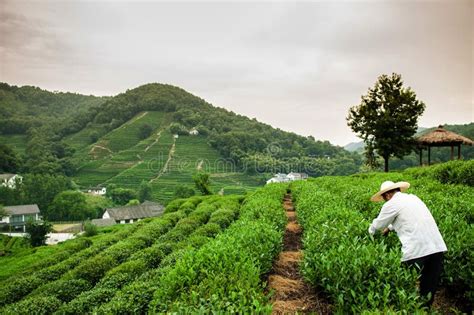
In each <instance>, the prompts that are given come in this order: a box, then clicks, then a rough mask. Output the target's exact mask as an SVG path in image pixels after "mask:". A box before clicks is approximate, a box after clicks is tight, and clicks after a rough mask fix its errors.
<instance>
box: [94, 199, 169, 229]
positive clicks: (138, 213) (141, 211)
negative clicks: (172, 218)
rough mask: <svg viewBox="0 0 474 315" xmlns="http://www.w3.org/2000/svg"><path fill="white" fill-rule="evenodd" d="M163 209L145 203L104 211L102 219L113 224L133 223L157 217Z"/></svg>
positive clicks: (148, 202) (151, 203) (150, 203)
mask: <svg viewBox="0 0 474 315" xmlns="http://www.w3.org/2000/svg"><path fill="white" fill-rule="evenodd" d="M164 210H165V207H164V206H163V205H161V204H159V203H155V202H151V201H145V202H144V203H142V204H140V205H136V206H124V207H115V208H108V209H105V212H104V214H103V215H102V219H113V220H114V221H115V223H121V224H124V223H134V222H138V221H140V220H142V219H145V218H152V217H158V216H160V215H162V214H163V211H164Z"/></svg>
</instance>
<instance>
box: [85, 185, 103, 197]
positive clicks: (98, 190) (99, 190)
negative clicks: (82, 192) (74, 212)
mask: <svg viewBox="0 0 474 315" xmlns="http://www.w3.org/2000/svg"><path fill="white" fill-rule="evenodd" d="M87 193H88V194H91V195H97V196H105V194H107V188H105V187H94V188H90V189H88V190H87Z"/></svg>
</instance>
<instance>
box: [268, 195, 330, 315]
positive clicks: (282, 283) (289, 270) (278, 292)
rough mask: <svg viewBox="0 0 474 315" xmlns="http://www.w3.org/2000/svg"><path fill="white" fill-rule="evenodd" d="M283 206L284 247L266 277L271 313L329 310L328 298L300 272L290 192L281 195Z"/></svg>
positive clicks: (298, 235)
mask: <svg viewBox="0 0 474 315" xmlns="http://www.w3.org/2000/svg"><path fill="white" fill-rule="evenodd" d="M283 207H284V208H285V211H286V216H287V218H288V224H287V226H286V231H285V236H284V240H283V242H284V248H283V251H282V252H281V253H280V255H279V256H278V259H277V260H276V261H275V262H274V263H273V269H272V272H271V273H270V275H269V277H268V287H269V289H270V291H273V292H274V293H273V314H296V313H298V314H301V313H316V314H331V305H330V304H329V303H328V301H327V300H326V299H325V298H324V297H322V296H321V294H318V292H316V291H315V290H314V289H313V288H311V287H310V286H309V284H307V283H306V282H305V281H304V280H303V277H302V275H301V274H300V268H299V265H300V263H301V261H302V251H301V234H302V231H301V227H300V225H299V224H298V222H297V221H296V213H295V208H294V207H293V202H292V200H291V195H290V194H287V195H285V198H284V199H283Z"/></svg>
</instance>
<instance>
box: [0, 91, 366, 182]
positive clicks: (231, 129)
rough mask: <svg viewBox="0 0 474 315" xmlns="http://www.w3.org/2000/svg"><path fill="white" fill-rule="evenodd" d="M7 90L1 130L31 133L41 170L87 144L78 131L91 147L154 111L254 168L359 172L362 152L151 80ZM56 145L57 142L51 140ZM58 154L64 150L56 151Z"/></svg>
mask: <svg viewBox="0 0 474 315" xmlns="http://www.w3.org/2000/svg"><path fill="white" fill-rule="evenodd" d="M1 87H2V90H1V91H2V92H1V93H2V98H1V101H0V102H1V104H2V119H3V121H5V122H8V124H6V125H10V126H11V128H10V127H5V128H3V129H4V130H2V131H1V132H2V133H3V134H4V135H5V134H25V133H28V135H29V136H30V137H29V138H30V141H29V143H28V144H27V145H26V148H24V149H25V150H26V151H25V153H26V154H25V160H26V161H25V162H26V164H25V165H26V166H27V167H31V168H33V169H34V168H36V166H43V168H44V166H46V169H40V170H37V171H39V172H43V171H58V170H59V169H60V168H58V167H53V165H51V164H50V163H49V162H51V161H52V160H54V158H55V157H57V158H59V159H60V160H61V159H63V158H65V157H67V156H72V154H70V152H69V151H74V150H76V151H77V150H79V149H80V146H77V143H73V142H70V141H68V139H69V138H70V137H72V136H73V135H74V134H76V133H81V136H84V134H88V136H89V140H90V143H88V144H87V145H90V144H92V143H94V142H96V141H98V140H99V139H100V138H101V137H103V136H105V135H107V133H109V132H111V131H113V130H114V129H117V128H120V127H121V126H122V125H123V124H126V123H127V122H128V121H129V120H131V119H132V118H133V117H135V116H136V115H137V114H139V113H142V112H147V111H153V112H161V113H164V114H166V117H167V119H166V122H164V123H165V124H166V125H167V126H168V128H169V130H170V131H171V132H172V133H173V134H178V135H185V134H188V132H189V131H190V130H191V129H194V128H195V129H197V130H198V132H199V135H200V137H205V138H206V140H207V142H208V143H209V145H210V146H211V147H212V148H214V149H215V150H217V151H218V152H219V153H220V155H221V156H222V157H223V158H227V159H232V161H233V162H235V163H237V165H238V167H240V168H241V169H242V170H244V169H245V170H246V171H247V172H249V173H253V172H256V171H262V172H276V171H288V172H289V171H292V170H293V171H298V170H300V171H303V170H306V171H308V172H309V173H311V174H312V175H322V174H328V173H342V174H347V173H351V172H354V171H356V170H357V169H358V167H359V165H360V163H361V160H360V158H359V156H357V155H355V154H352V153H349V152H347V151H345V150H344V149H343V148H341V147H337V146H333V145H331V144H330V143H329V142H327V141H325V142H322V141H316V140H315V139H314V138H312V137H303V136H300V135H297V134H294V133H290V132H285V131H282V130H280V129H275V128H273V127H271V126H269V125H266V124H263V123H260V122H258V121H257V120H255V119H249V118H247V117H245V116H242V115H238V114H235V113H233V112H231V111H227V110H225V109H222V108H217V107H214V106H212V105H211V104H209V103H207V102H206V101H204V100H203V99H201V98H199V97H196V96H194V95H192V94H190V93H188V92H186V91H185V90H183V89H181V88H178V87H175V86H171V85H166V84H157V83H152V84H146V85H143V86H140V87H138V88H135V89H132V90H127V91H126V92H125V93H121V94H119V95H117V96H115V97H110V98H98V97H93V96H83V95H78V94H72V93H52V92H47V91H44V90H41V89H39V88H34V87H20V88H18V87H14V86H9V85H7V84H2V85H1ZM14 108H19V109H20V110H17V111H15V110H14ZM48 117H50V118H48ZM53 118H54V119H53ZM23 121H26V123H23ZM38 121H39V122H38ZM19 125H21V127H18V126H19ZM34 138H36V140H35V141H34V142H35V143H36V144H37V143H42V146H41V147H38V145H35V143H32V141H31V140H33V139H34ZM53 142H54V143H55V144H54V145H51V143H53ZM51 146H52V147H53V148H51ZM48 147H50V148H49V149H50V150H49V152H42V153H46V154H40V152H38V151H44V150H46V149H47V148H48ZM70 149H74V150H70ZM20 151H21V150H20ZM55 151H61V152H59V154H57V153H58V152H55ZM41 155H43V156H48V157H50V158H49V159H48V161H39V162H40V163H38V161H35V163H28V160H31V158H32V157H33V158H39V157H40V156H41ZM71 161H78V159H72V160H71ZM71 161H64V160H63V161H62V165H63V166H65V172H66V174H69V175H70V174H73V173H74V171H75V169H74V168H76V169H79V168H80V166H81V165H70V163H69V162H71ZM30 162H31V161H30ZM41 162H45V163H41ZM48 168H49V169H48Z"/></svg>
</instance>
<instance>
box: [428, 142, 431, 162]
mask: <svg viewBox="0 0 474 315" xmlns="http://www.w3.org/2000/svg"><path fill="white" fill-rule="evenodd" d="M430 165H431V146H428V166H430Z"/></svg>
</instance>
